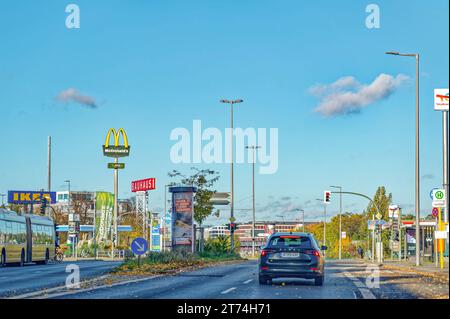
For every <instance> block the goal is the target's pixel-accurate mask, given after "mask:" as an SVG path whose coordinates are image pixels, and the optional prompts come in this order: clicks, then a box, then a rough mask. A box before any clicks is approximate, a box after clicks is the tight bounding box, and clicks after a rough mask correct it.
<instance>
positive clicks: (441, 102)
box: [434, 89, 448, 111]
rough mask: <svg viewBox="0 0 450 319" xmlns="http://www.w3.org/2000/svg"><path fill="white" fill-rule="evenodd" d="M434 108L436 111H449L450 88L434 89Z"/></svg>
mask: <svg viewBox="0 0 450 319" xmlns="http://www.w3.org/2000/svg"><path fill="white" fill-rule="evenodd" d="M434 109H435V110H436V111H448V89H435V90H434Z"/></svg>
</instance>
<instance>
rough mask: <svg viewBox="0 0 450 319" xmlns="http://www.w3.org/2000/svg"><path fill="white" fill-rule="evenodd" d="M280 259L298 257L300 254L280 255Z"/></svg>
mask: <svg viewBox="0 0 450 319" xmlns="http://www.w3.org/2000/svg"><path fill="white" fill-rule="evenodd" d="M281 257H283V258H292V257H300V254H299V253H281Z"/></svg>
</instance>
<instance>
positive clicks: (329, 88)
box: [309, 73, 408, 117]
mask: <svg viewBox="0 0 450 319" xmlns="http://www.w3.org/2000/svg"><path fill="white" fill-rule="evenodd" d="M407 79H408V77H407V76H406V75H403V74H399V75H397V76H396V77H393V76H392V75H389V74H384V73H382V74H380V75H378V76H377V78H376V79H375V80H374V81H373V82H372V83H370V84H361V83H359V82H358V81H357V80H356V79H355V78H354V77H352V76H346V77H343V78H340V79H338V80H337V81H335V82H334V83H331V84H325V85H323V84H319V85H315V86H313V87H312V88H310V89H309V92H310V93H311V94H312V95H314V96H317V97H318V98H320V99H321V101H320V103H319V105H318V106H317V107H316V108H315V110H314V111H315V112H317V113H320V114H322V115H324V116H326V117H331V116H337V115H345V114H350V113H358V112H360V111H361V109H363V108H364V107H367V106H368V105H370V104H372V103H375V102H378V101H380V100H383V99H386V98H388V97H389V96H390V95H391V94H392V93H393V92H394V91H395V90H396V89H397V88H398V87H399V86H400V85H401V84H403V83H404V82H405V81H406V80H407Z"/></svg>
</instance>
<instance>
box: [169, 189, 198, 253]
mask: <svg viewBox="0 0 450 319" xmlns="http://www.w3.org/2000/svg"><path fill="white" fill-rule="evenodd" d="M194 189H195V188H193V187H172V188H170V191H171V192H172V246H191V245H192V236H193V229H192V227H193V214H194V205H193V190H194Z"/></svg>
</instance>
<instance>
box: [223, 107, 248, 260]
mask: <svg viewBox="0 0 450 319" xmlns="http://www.w3.org/2000/svg"><path fill="white" fill-rule="evenodd" d="M220 102H221V103H228V104H230V106H231V107H230V115H231V134H230V135H231V212H230V222H232V223H234V121H233V106H234V104H236V103H242V102H244V101H243V100H241V99H239V100H220ZM230 246H231V247H230V248H231V251H232V252H234V228H233V227H232V228H231V229H230Z"/></svg>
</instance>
